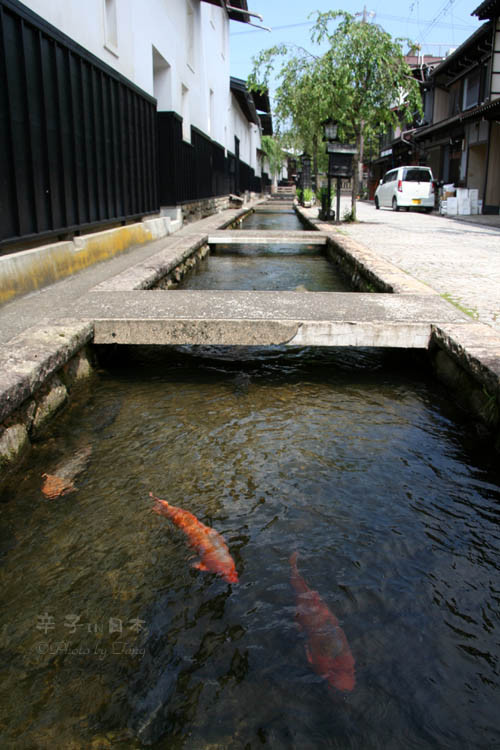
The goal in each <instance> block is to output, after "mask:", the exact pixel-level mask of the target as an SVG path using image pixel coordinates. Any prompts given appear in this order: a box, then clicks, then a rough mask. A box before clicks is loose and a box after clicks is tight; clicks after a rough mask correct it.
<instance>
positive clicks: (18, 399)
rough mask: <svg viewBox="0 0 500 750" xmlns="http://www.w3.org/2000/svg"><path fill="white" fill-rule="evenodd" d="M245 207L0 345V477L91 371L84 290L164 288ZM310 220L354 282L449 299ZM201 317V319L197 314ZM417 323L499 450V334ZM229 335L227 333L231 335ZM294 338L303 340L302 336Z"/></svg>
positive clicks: (247, 323)
mask: <svg viewBox="0 0 500 750" xmlns="http://www.w3.org/2000/svg"><path fill="white" fill-rule="evenodd" d="M247 212H248V209H244V210H240V211H231V215H230V217H229V218H227V217H226V218H224V217H223V216H222V215H220V216H219V217H218V219H216V217H212V218H213V219H214V220H215V222H212V223H214V226H212V227H210V228H207V231H206V232H204V231H196V224H193V225H192V227H191V229H190V231H189V232H187V233H184V234H181V233H179V234H178V235H176V236H175V238H174V237H169V238H166V239H168V242H167V243H166V247H165V248H164V249H163V250H161V251H160V252H159V253H156V254H155V255H153V256H151V257H150V258H148V259H147V260H145V261H142V262H141V263H138V264H136V265H135V266H132V267H130V268H129V269H127V270H126V271H124V272H123V273H121V274H118V275H117V276H115V277H114V278H112V279H110V280H109V281H106V282H104V283H102V284H99V285H98V286H97V287H95V288H94V290H92V292H91V293H90V295H89V296H88V297H87V298H85V300H84V303H83V304H82V306H81V312H80V313H79V315H78V317H77V318H76V319H72V320H61V321H58V322H57V323H55V324H51V325H41V326H35V327H34V328H31V329H28V330H26V331H24V332H23V333H22V334H20V335H19V336H17V337H15V338H13V339H11V340H10V341H9V342H8V344H7V345H5V346H4V347H3V349H2V351H1V353H0V485H1V483H2V478H3V477H5V476H6V474H7V472H8V470H10V469H13V468H15V467H16V466H17V465H18V464H19V462H20V460H21V459H23V458H24V456H25V455H26V454H27V452H28V451H29V449H30V447H31V445H32V442H33V441H35V440H37V439H38V438H39V437H40V435H43V431H44V429H45V428H46V427H47V426H48V425H49V424H50V422H51V421H52V419H53V417H54V416H55V415H56V414H57V413H59V410H60V409H61V408H62V407H63V406H64V405H65V404H66V403H67V402H68V400H69V399H71V398H72V397H73V396H74V394H75V393H77V392H78V388H79V385H80V384H81V383H82V382H85V381H86V380H87V379H88V378H89V377H91V376H92V374H93V372H94V365H93V363H94V357H93V350H92V344H93V343H94V340H95V339H94V333H95V323H97V320H94V317H92V313H91V310H90V309H87V314H86V312H85V311H86V308H87V303H89V301H90V298H92V299H94V300H96V302H97V300H98V298H99V297H101V298H103V299H104V298H106V296H109V299H110V300H111V298H113V297H115V295H116V294H118V295H119V294H125V295H126V294H127V293H130V292H132V291H133V290H137V291H138V293H139V294H141V292H140V291H139V290H154V289H160V288H170V287H171V286H172V285H175V284H176V283H177V281H178V280H179V279H180V278H181V277H182V276H183V275H184V273H186V272H187V271H188V270H190V268H191V267H193V266H194V265H195V264H196V263H197V262H199V260H200V259H201V258H203V257H204V256H205V255H206V253H207V252H208V238H209V236H210V235H211V234H212V233H214V232H216V231H217V230H218V229H221V228H223V227H224V226H232V225H233V224H234V223H235V222H237V221H239V220H240V218H241V217H242V216H243V215H244V214H246V213H247ZM303 218H304V219H305V220H307V221H309V220H308V219H307V217H303ZM215 224H216V226H215ZM315 228H317V229H320V230H321V232H325V233H326V234H327V235H328V239H327V252H328V254H329V257H330V258H331V259H332V261H333V262H334V263H336V264H337V265H339V267H341V268H342V270H343V272H344V273H347V274H348V275H349V276H350V278H351V281H352V283H353V285H354V286H355V287H356V288H358V289H361V290H363V291H379V292H385V293H387V292H389V293H390V294H395V295H402V298H401V302H402V303H403V302H404V298H405V297H407V298H408V299H409V298H410V296H411V295H413V296H414V297H415V298H417V297H421V298H424V297H425V295H428V298H429V308H430V309H434V308H435V309H445V308H446V306H447V305H448V304H449V303H446V302H445V301H444V300H441V299H440V298H439V295H437V294H436V292H434V291H433V290H432V289H430V288H429V287H428V286H426V285H424V284H421V283H420V282H418V281H416V280H414V279H412V278H411V277H410V276H409V275H407V274H405V273H403V272H402V271H401V270H400V269H398V268H396V267H395V266H393V265H392V264H390V263H386V262H385V261H382V260H381V259H380V258H378V257H377V256H376V255H375V254H374V253H371V252H370V251H368V250H367V249H366V248H364V247H362V246H360V245H359V244H358V243H355V242H353V241H352V240H350V239H349V238H346V237H345V236H343V235H340V234H339V233H337V232H335V230H334V229H333V228H332V227H331V226H329V225H325V224H321V225H319V223H316V227H315ZM153 293H154V292H153ZM176 294H182V293H179V292H177V293H176ZM283 294H287V293H283ZM290 294H292V295H294V294H296V293H290ZM307 294H312V293H306V295H307ZM325 294H326V293H325ZM368 296H370V297H371V295H368ZM431 300H432V301H431ZM438 303H439V304H438ZM443 306H444V308H443ZM91 307H92V305H91V304H90V308H91ZM449 307H450V308H451V307H452V306H451V305H449ZM453 310H454V311H455V313H456V310H455V309H454V308H453ZM88 313H90V314H88ZM237 317H238V316H236V318H237ZM431 317H432V314H431ZM236 318H233V319H232V320H231V321H227V326H228V328H227V330H228V331H229V330H230V329H231V326H232V327H233V328H234V327H235V326H236V327H238V325H239V326H240V328H239V330H242V329H246V330H249V329H250V328H251V325H252V320H251V319H244V318H243V317H242V318H241V319H239V318H238V319H236ZM264 322H265V321H264ZM215 323H216V324H218V325H219V330H221V331H222V332H224V331H225V330H226V328H225V327H224V321H222V320H220V321H215ZM278 323H279V325H278ZM325 323H326V324H329V321H328V320H326V321H316V322H315V321H307V320H305V321H304V322H302V323H301V322H299V323H298V325H299V326H300V333H301V336H302V337H303V331H304V330H306V329H307V328H308V326H309V327H311V326H312V328H313V329H314V326H315V325H316V326H317V325H319V324H321V325H323V326H324V324H325ZM203 324H204V325H207V321H206V320H205V321H204V323H203ZM267 324H268V327H269V326H270V327H271V329H272V331H271V333H270V334H269V335H270V339H269V340H270V343H276V341H275V337H276V336H278V338H280V337H281V338H282V333H283V330H285V329H286V330H285V334H284V335H285V338H287V337H288V340H286V341H285V343H288V344H291V345H293V344H295V345H300V343H301V341H302V339H301V336H299V337H297V330H298V329H297V325H296V324H292V323H291V322H290V323H289V324H288V323H286V324H284V323H283V321H278V322H277V321H276V320H274V321H273V320H271V319H269V320H268V321H267ZM321 325H320V327H321ZM427 325H428V330H429V332H428V334H426V335H425V337H424V338H423V339H422V347H423V348H425V346H427V349H428V352H429V356H430V359H431V362H432V366H433V368H434V371H435V374H436V377H437V378H438V379H439V380H440V381H441V382H443V383H445V385H446V386H447V387H449V388H450V389H451V390H452V391H453V393H454V396H455V398H456V400H457V401H458V402H459V403H460V404H461V405H462V406H463V407H464V408H465V409H466V410H468V411H469V412H470V413H471V414H472V415H473V416H474V418H476V419H478V420H480V422H481V423H483V424H484V425H486V427H487V429H488V430H489V431H490V432H491V434H492V435H493V437H494V441H495V447H496V449H497V451H498V452H500V336H499V335H498V334H497V333H496V332H495V331H494V330H493V329H492V328H491V327H490V326H486V325H483V324H480V323H477V322H475V321H473V320H472V319H471V320H470V321H469V320H468V319H466V317H465V316H461V317H460V319H458V318H456V316H453V315H451V314H450V315H449V316H448V320H447V322H441V323H440V322H439V321H436V322H435V323H432V324H427ZM278 329H279V331H278V333H276V331H277V330H278ZM221 335H222V334H221ZM232 336H233V334H231V335H230V336H229V338H228V341H230V342H233V338H232ZM235 340H236V339H235ZM280 341H281V339H280ZM278 343H279V341H278ZM302 343H303V344H304V345H309V341H308V340H306V339H304V342H302Z"/></svg>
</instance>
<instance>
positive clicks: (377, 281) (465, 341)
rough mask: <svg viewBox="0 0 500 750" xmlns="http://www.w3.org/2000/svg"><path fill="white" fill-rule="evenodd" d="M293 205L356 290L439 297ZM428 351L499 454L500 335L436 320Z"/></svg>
mask: <svg viewBox="0 0 500 750" xmlns="http://www.w3.org/2000/svg"><path fill="white" fill-rule="evenodd" d="M295 210H296V212H297V214H298V215H299V217H300V218H301V220H302V221H303V223H304V224H305V225H306V226H307V227H309V228H310V229H315V230H317V231H319V232H321V233H322V234H325V235H327V236H328V241H327V254H328V256H329V258H330V260H331V261H332V262H333V263H334V264H335V265H336V266H337V267H338V268H339V269H340V270H341V271H342V273H343V274H344V275H346V276H347V277H348V278H349V279H350V282H351V284H352V285H353V287H354V288H355V289H358V290H359V291H371V292H389V293H392V294H408V293H410V294H421V295H426V294H427V295H433V296H435V297H439V295H438V293H437V292H436V291H435V290H434V289H432V288H431V287H429V286H428V285H427V284H423V283H422V282H420V281H418V280H417V279H414V278H413V277H412V276H410V275H409V274H407V273H405V272H404V271H402V270H401V269H400V268H398V267H397V266H395V265H393V264H392V263H389V262H388V261H386V260H384V259H382V258H380V257H379V256H378V255H377V254H376V253H374V252H373V251H371V250H369V249H368V248H367V247H365V246H364V245H361V244H360V243H359V242H356V241H355V240H353V239H351V238H350V237H348V236H346V235H345V234H342V233H341V232H340V231H338V229H337V228H336V227H335V225H332V224H329V223H327V222H322V221H320V220H318V219H317V218H316V217H315V215H314V213H313V211H311V210H307V209H304V208H302V207H301V206H300V205H297V204H295ZM447 304H449V305H450V306H451V303H449V302H447ZM464 317H465V316H464ZM428 353H429V358H430V361H431V365H432V368H433V371H434V373H435V376H436V378H437V379H438V380H439V381H440V382H441V383H443V384H444V385H445V386H446V387H448V388H449V389H450V391H451V393H452V394H453V397H454V399H455V400H456V402H457V403H458V404H459V405H460V406H461V407H462V408H464V409H465V410H466V411H467V412H468V413H470V414H471V415H472V417H473V418H475V419H478V420H479V421H480V423H482V424H484V425H485V426H486V428H487V429H488V431H489V432H491V434H492V436H493V439H494V445H495V449H496V451H497V452H498V453H500V335H499V334H498V333H497V332H496V331H495V330H494V329H493V328H491V326H488V325H485V324H483V323H478V322H477V321H475V320H473V319H472V318H470V319H465V320H464V322H463V323H448V324H446V325H444V326H443V325H438V324H437V321H436V324H434V325H432V326H431V337H430V341H429V345H428Z"/></svg>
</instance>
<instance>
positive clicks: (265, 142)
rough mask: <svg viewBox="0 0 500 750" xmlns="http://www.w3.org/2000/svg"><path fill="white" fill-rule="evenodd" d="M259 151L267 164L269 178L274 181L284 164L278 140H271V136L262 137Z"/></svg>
mask: <svg viewBox="0 0 500 750" xmlns="http://www.w3.org/2000/svg"><path fill="white" fill-rule="evenodd" d="M261 149H262V151H263V152H264V154H265V156H266V158H267V161H268V162H269V169H270V170H271V177H273V178H274V179H275V180H276V179H277V178H278V176H279V173H280V171H281V168H282V166H283V164H284V162H285V152H284V151H283V147H282V145H281V143H280V140H279V139H278V138H273V136H271V135H263V136H262V141H261Z"/></svg>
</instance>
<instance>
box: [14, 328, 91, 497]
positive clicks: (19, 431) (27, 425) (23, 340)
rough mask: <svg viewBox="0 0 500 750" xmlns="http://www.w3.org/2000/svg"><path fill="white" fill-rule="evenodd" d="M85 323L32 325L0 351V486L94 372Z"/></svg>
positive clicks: (89, 338)
mask: <svg viewBox="0 0 500 750" xmlns="http://www.w3.org/2000/svg"><path fill="white" fill-rule="evenodd" d="M93 333H94V328H93V325H92V324H91V323H82V322H79V321H73V322H71V321H68V322H66V323H62V324H61V325H50V326H37V327H34V328H30V329H28V330H26V331H25V332H24V333H22V334H21V335H19V336H16V337H15V338H13V339H12V340H11V341H10V342H9V343H8V344H7V345H6V346H4V347H2V351H1V353H0V484H1V478H2V477H4V476H5V474H6V471H7V470H8V469H9V468H10V467H12V466H14V465H16V463H17V462H18V461H19V460H20V459H21V458H23V457H24V456H25V455H26V453H27V452H28V451H29V449H30V447H31V444H32V442H33V441H34V440H36V439H38V438H39V437H40V436H41V435H43V432H44V430H45V428H46V427H47V426H48V424H49V423H50V422H51V421H52V419H53V417H54V416H55V415H56V414H57V413H58V412H59V411H60V409H61V408H62V407H63V406H64V405H65V404H66V403H67V402H68V401H69V400H70V399H71V398H72V397H73V396H74V394H75V392H76V391H77V389H78V386H79V385H80V384H81V383H82V382H84V381H85V380H88V378H89V377H90V376H91V375H92V374H93V372H94V366H93V355H92V350H91V347H90V344H91V342H92V339H93Z"/></svg>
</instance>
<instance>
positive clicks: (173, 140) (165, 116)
mask: <svg viewBox="0 0 500 750" xmlns="http://www.w3.org/2000/svg"><path fill="white" fill-rule="evenodd" d="M158 164H159V173H160V176H159V184H160V202H161V204H162V205H165V206H171V205H175V204H177V203H187V202H189V201H194V200H201V199H202V198H213V197H215V196H221V195H228V194H229V193H241V192H244V191H245V190H252V191H254V192H257V193H260V192H261V190H262V187H263V183H262V181H261V179H260V177H257V176H256V175H255V172H254V170H253V169H252V168H251V167H249V166H248V164H245V163H244V162H242V161H240V160H239V159H238V158H237V156H236V155H235V154H232V153H231V152H229V151H228V152H227V155H225V153H224V148H223V147H222V146H221V145H220V144H219V143H216V141H213V140H212V139H211V138H209V137H208V136H206V135H205V134H204V133H202V132H201V131H200V130H198V129H197V128H195V127H191V143H187V142H186V141H185V140H183V138H182V117H180V116H179V115H178V114H177V113H176V112H158ZM238 167H239V168H238ZM267 184H268V183H266V185H267Z"/></svg>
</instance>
